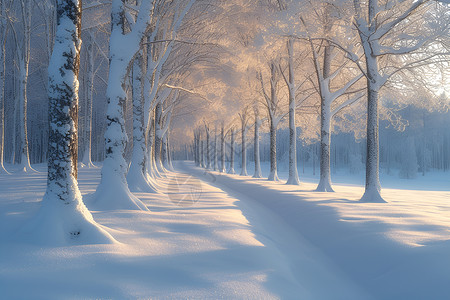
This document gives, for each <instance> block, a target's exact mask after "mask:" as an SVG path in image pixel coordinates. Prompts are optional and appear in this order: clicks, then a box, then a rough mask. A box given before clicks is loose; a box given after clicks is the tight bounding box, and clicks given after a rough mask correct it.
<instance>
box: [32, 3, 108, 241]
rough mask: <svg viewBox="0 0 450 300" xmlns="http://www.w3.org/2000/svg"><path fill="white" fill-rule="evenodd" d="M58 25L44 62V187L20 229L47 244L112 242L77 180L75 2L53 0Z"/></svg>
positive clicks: (78, 28) (77, 27)
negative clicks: (38, 204) (46, 103)
mask: <svg viewBox="0 0 450 300" xmlns="http://www.w3.org/2000/svg"><path fill="white" fill-rule="evenodd" d="M57 11H58V14H59V16H58V27H57V28H58V29H57V32H56V39H55V46H54V49H53V54H52V57H51V60H50V64H49V87H48V90H49V95H48V96H49V122H50V126H49V128H50V132H49V148H48V149H49V152H48V155H49V160H48V179H47V191H46V193H45V195H44V199H43V201H42V206H41V208H40V210H39V212H38V214H37V216H36V217H35V218H34V219H33V220H32V222H30V223H29V224H28V226H26V227H25V228H24V231H25V232H28V233H30V236H31V237H30V238H31V239H33V240H39V239H42V237H44V239H43V240H41V242H43V243H45V244H48V243H49V242H50V243H51V244H56V245H64V244H69V245H70V244H73V243H77V244H97V243H113V242H114V239H113V238H112V237H111V236H110V235H109V233H107V232H106V231H105V230H104V229H102V228H101V227H100V226H99V225H98V224H97V223H96V222H95V221H94V219H93V217H92V215H91V213H90V212H89V211H88V210H87V208H86V206H85V205H84V203H83V200H82V197H81V193H80V191H79V189H78V184H77V151H78V144H77V142H78V140H77V117H78V116H77V110H78V71H79V63H80V46H81V40H80V33H81V4H80V3H79V2H78V1H77V0H58V2H57Z"/></svg>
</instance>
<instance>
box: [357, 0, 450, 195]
mask: <svg viewBox="0 0 450 300" xmlns="http://www.w3.org/2000/svg"><path fill="white" fill-rule="evenodd" d="M431 3H432V1H430V0H418V1H416V0H408V1H395V0H394V1H388V3H387V4H383V5H380V3H378V0H369V1H368V2H364V3H363V2H362V1H361V0H355V1H353V6H354V10H355V19H354V25H355V27H356V29H357V30H358V34H359V37H360V40H361V44H362V48H363V56H364V59H365V69H363V68H362V66H360V69H361V70H362V72H363V73H364V76H365V77H366V82H367V156H366V185H365V192H364V195H363V196H362V198H361V201H362V202H385V200H384V199H383V198H382V197H381V195H380V190H381V186H380V179H379V161H380V157H379V137H378V132H379V93H380V89H381V88H382V87H383V86H384V85H385V84H386V82H387V81H388V79H389V78H390V77H392V76H393V75H394V74H395V73H397V72H398V69H397V70H393V68H392V67H393V66H392V61H393V60H395V57H399V56H402V55H406V54H409V53H412V52H414V51H416V50H418V49H420V48H423V47H425V46H427V45H429V44H430V43H432V41H433V39H432V36H433V35H434V34H436V32H426V31H420V30H422V29H423V28H424V24H423V22H424V18H423V17H422V16H423V14H425V13H426V12H427V9H430V8H431ZM422 8H423V10H422V11H421V9H422ZM430 17H431V15H430ZM439 25H440V24H439V23H438V24H433V25H432V28H431V29H433V30H435V31H437V32H439V31H440V30H444V31H443V32H447V31H446V30H447V28H448V23H447V24H443V26H439ZM441 25H442V24H441ZM417 29H419V31H417ZM439 33H441V34H442V32H439ZM349 55H350V57H351V58H352V59H353V60H354V61H355V62H357V63H359V59H358V57H357V56H355V55H351V54H349ZM432 57H434V55H432ZM427 58H428V57H427V55H425V56H423V55H419V56H418V58H417V59H416V60H415V62H414V63H412V64H409V65H407V66H406V67H408V68H413V67H414V66H415V65H421V64H423V63H424V62H425V61H426V60H427ZM389 60H390V61H389ZM382 61H383V62H387V63H384V64H383V65H381V64H380V63H381V62H382ZM400 69H401V68H400Z"/></svg>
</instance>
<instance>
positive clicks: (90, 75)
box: [81, 33, 95, 168]
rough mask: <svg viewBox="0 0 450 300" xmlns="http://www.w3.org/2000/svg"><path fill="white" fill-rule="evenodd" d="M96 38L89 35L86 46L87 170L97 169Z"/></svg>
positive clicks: (85, 151) (85, 147)
mask: <svg viewBox="0 0 450 300" xmlns="http://www.w3.org/2000/svg"><path fill="white" fill-rule="evenodd" d="M93 39H94V37H93V36H92V33H89V35H88V41H87V42H85V44H86V53H87V87H85V88H86V91H87V93H86V96H87V97H86V115H85V120H84V126H85V127H84V128H85V135H84V143H85V146H84V153H83V159H82V161H81V162H82V163H83V165H84V166H85V167H87V168H92V167H95V166H94V164H93V163H92V158H91V150H92V105H93V102H94V75H95V74H94V41H93Z"/></svg>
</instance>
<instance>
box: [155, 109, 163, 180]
mask: <svg viewBox="0 0 450 300" xmlns="http://www.w3.org/2000/svg"><path fill="white" fill-rule="evenodd" d="M162 135H163V133H162V103H160V102H158V104H156V108H155V162H156V168H157V170H158V172H160V173H162V172H164V168H163V165H162V157H161V152H162Z"/></svg>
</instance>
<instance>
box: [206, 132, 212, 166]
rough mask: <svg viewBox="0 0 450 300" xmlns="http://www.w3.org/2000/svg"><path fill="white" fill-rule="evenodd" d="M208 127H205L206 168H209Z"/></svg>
mask: <svg viewBox="0 0 450 300" xmlns="http://www.w3.org/2000/svg"><path fill="white" fill-rule="evenodd" d="M209 141H210V139H209V129H206V168H207V169H208V170H209V169H211V151H210V143H209Z"/></svg>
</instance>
